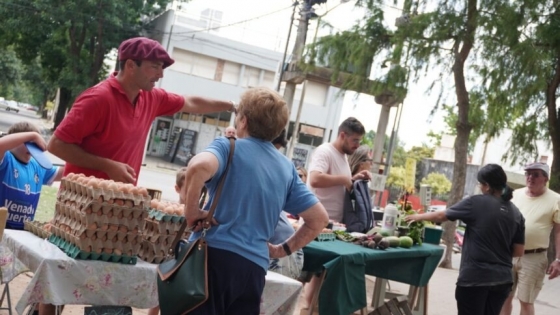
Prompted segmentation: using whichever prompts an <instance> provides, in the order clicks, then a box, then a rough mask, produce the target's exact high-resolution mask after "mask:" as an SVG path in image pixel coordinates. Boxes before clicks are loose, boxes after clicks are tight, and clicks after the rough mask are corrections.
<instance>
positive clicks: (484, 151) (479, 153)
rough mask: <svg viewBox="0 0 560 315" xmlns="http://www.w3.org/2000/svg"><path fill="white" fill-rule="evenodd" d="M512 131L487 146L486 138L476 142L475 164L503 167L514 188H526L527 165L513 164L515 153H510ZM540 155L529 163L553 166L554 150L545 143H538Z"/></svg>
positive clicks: (537, 154)
mask: <svg viewBox="0 0 560 315" xmlns="http://www.w3.org/2000/svg"><path fill="white" fill-rule="evenodd" d="M511 136H512V132H511V130H504V131H503V132H502V134H501V135H500V136H498V137H496V138H493V139H491V140H490V142H488V143H487V144H486V143H484V138H481V139H479V140H478V141H477V142H476V145H475V148H474V151H473V163H474V164H479V165H481V166H483V165H486V164H489V163H495V164H499V165H501V166H502V168H503V169H504V170H505V171H506V173H507V175H508V181H509V182H510V184H512V185H514V186H524V185H525V177H524V175H523V174H524V172H525V171H524V170H523V167H524V165H525V164H526V163H522V162H517V163H513V159H512V157H513V154H514V153H513V152H511V151H510V139H511ZM537 148H538V153H536V154H535V156H534V157H533V158H532V159H531V160H530V161H529V162H542V163H547V164H548V165H549V166H550V165H552V148H551V147H550V145H548V144H547V143H545V142H544V141H538V142H537Z"/></svg>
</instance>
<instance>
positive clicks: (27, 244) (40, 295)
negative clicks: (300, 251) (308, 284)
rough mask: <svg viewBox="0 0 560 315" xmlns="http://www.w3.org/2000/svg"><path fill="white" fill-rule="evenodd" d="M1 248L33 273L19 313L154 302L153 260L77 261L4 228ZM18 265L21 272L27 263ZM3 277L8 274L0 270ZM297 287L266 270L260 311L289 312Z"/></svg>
mask: <svg viewBox="0 0 560 315" xmlns="http://www.w3.org/2000/svg"><path fill="white" fill-rule="evenodd" d="M0 247H6V248H5V249H4V250H2V251H1V252H0V253H1V254H6V256H0V261H12V262H14V261H15V264H16V265H17V264H22V265H24V266H27V267H28V268H29V269H30V270H31V271H33V272H34V276H33V278H32V279H31V281H30V282H29V285H28V286H27V288H26V289H25V292H23V294H22V296H21V298H20V299H19V301H18V303H17V305H16V311H17V312H18V313H19V314H22V313H23V312H24V310H25V308H26V307H27V306H28V305H30V304H32V303H49V304H54V305H65V304H79V305H126V306H132V307H135V308H150V307H154V306H156V305H158V297H157V286H156V281H155V279H156V265H154V264H149V263H146V262H144V261H142V260H140V259H139V260H138V262H137V263H136V265H123V264H117V263H107V262H102V261H86V260H75V259H72V258H70V257H68V256H67V255H66V254H64V253H63V252H62V251H61V250H60V249H58V248H57V247H56V246H55V245H53V244H51V243H50V242H48V241H47V240H44V239H41V238H39V237H37V236H35V235H33V234H31V233H29V232H27V231H15V230H6V231H4V237H3V240H2V246H0ZM10 252H11V253H13V254H11V253H10ZM16 258H17V259H16ZM18 261H20V262H18ZM12 264H14V263H12ZM9 270H18V268H15V267H14V268H9ZM22 270H23V271H25V268H23V269H22ZM2 271H3V269H2ZM23 271H22V272H23ZM14 273H15V271H13V272H12V274H14ZM16 275H17V274H16ZM14 277H15V275H14ZM4 279H7V277H4V275H3V280H4ZM10 280H11V279H10ZM301 288H302V286H301V283H299V282H297V281H295V280H292V279H290V278H287V277H284V276H282V275H279V274H276V273H273V272H268V274H267V276H266V285H265V289H264V292H263V296H262V305H261V314H274V315H276V314H292V313H293V312H294V310H295V307H296V305H297V300H298V296H299V294H300V292H301Z"/></svg>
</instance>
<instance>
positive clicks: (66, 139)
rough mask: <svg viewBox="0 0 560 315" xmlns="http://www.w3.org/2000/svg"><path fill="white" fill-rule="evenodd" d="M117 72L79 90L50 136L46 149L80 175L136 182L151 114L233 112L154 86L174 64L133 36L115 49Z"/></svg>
mask: <svg viewBox="0 0 560 315" xmlns="http://www.w3.org/2000/svg"><path fill="white" fill-rule="evenodd" d="M118 59H119V71H118V72H115V73H113V74H112V75H111V76H110V77H109V78H108V79H107V80H105V81H103V82H101V83H99V84H97V85H95V86H93V87H91V88H89V89H87V90H86V91H84V92H83V93H82V94H81V95H80V96H78V98H77V99H76V101H75V102H74V105H73V106H72V109H71V110H70V112H69V113H68V115H66V117H65V118H64V120H63V121H62V123H61V124H60V125H59V126H58V128H57V129H56V131H55V132H54V135H53V137H52V138H51V140H50V142H49V144H48V150H49V151H50V152H51V153H53V154H54V155H56V156H58V157H59V158H61V159H63V160H65V161H66V167H65V175H66V174H68V173H71V172H72V173H83V174H86V175H88V176H89V175H93V176H95V177H99V178H106V179H113V180H115V181H120V182H124V183H133V184H136V182H137V179H138V173H139V172H140V166H141V164H142V157H143V154H144V144H145V141H146V137H147V135H148V132H149V130H150V126H151V124H152V122H153V121H154V119H155V118H156V117H157V116H166V115H173V114H174V113H176V112H180V111H182V112H189V113H194V114H203V113H210V112H219V111H226V110H228V111H234V110H235V104H234V103H233V102H231V101H219V100H213V99H208V98H203V97H197V96H180V95H177V94H174V93H169V92H166V91H164V90H162V89H158V88H155V84H156V82H157V81H158V80H159V79H161V78H162V77H163V70H164V69H165V68H167V67H169V66H170V65H172V64H173V63H174V60H173V59H171V57H170V56H169V55H168V54H167V52H166V51H165V49H164V48H163V47H162V46H161V45H160V44H159V43H158V42H156V41H154V40H151V39H148V38H145V37H136V38H131V39H128V40H126V41H124V42H122V43H121V45H120V47H119V58H118Z"/></svg>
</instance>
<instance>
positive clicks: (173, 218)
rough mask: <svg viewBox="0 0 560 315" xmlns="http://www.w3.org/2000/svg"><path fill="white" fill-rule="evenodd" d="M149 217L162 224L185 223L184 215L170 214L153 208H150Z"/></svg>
mask: <svg viewBox="0 0 560 315" xmlns="http://www.w3.org/2000/svg"><path fill="white" fill-rule="evenodd" d="M148 217H149V218H150V219H153V220H155V221H160V222H161V221H163V222H173V223H179V224H181V223H183V221H185V217H184V216H182V215H174V214H168V213H165V212H162V211H159V210H157V209H153V208H150V210H149V211H148Z"/></svg>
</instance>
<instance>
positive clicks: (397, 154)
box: [361, 130, 406, 166]
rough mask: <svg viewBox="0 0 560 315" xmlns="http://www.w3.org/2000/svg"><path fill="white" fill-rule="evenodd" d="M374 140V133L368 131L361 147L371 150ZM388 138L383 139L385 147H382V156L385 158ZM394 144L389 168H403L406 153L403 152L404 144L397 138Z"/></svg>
mask: <svg viewBox="0 0 560 315" xmlns="http://www.w3.org/2000/svg"><path fill="white" fill-rule="evenodd" d="M374 139H375V131H373V130H370V131H368V132H366V134H365V135H364V137H363V138H362V142H361V144H362V145H367V146H369V147H370V148H373V142H374ZM390 141H391V140H390V137H385V145H384V148H385V149H384V156H385V157H386V158H387V150H388V149H389V143H390ZM395 141H396V144H395V147H394V149H393V157H392V161H391V166H404V164H405V162H406V152H405V150H404V143H402V141H401V140H400V139H399V138H398V137H397V139H396V140H395Z"/></svg>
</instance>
